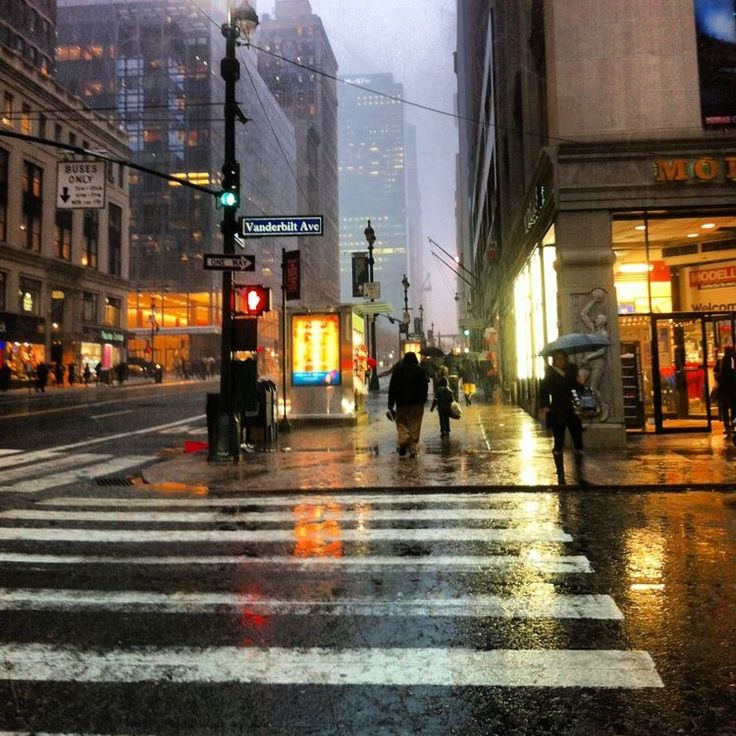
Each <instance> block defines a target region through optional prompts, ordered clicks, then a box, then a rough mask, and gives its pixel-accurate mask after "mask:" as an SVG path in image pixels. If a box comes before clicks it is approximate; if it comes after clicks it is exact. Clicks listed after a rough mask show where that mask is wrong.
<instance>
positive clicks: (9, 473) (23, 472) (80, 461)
mask: <svg viewBox="0 0 736 736" xmlns="http://www.w3.org/2000/svg"><path fill="white" fill-rule="evenodd" d="M109 457H110V455H100V454H96V453H92V452H80V453H78V454H76V455H69V456H67V457H55V458H54V459H53V460H46V461H44V462H36V463H34V464H33V465H32V466H30V467H28V466H25V465H24V466H23V467H18V468H12V469H10V470H4V471H3V474H2V479H1V481H0V482H2V485H3V486H5V485H6V484H10V483H12V482H13V481H14V480H18V479H22V478H28V476H29V475H40V474H41V473H44V472H47V471H49V470H51V471H53V472H54V474H56V473H57V471H59V470H63V469H64V468H68V467H70V466H71V467H78V466H80V465H84V464H85V463H91V462H94V461H95V460H105V459H106V458H109Z"/></svg>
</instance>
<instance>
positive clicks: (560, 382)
mask: <svg viewBox="0 0 736 736" xmlns="http://www.w3.org/2000/svg"><path fill="white" fill-rule="evenodd" d="M553 344H554V343H553ZM544 352H545V354H548V355H551V356H552V365H548V366H547V367H546V368H545V372H544V378H543V379H542V383H541V385H540V396H539V405H540V408H541V410H542V412H543V413H544V424H545V426H546V427H550V428H551V429H552V436H553V438H554V445H553V447H552V457H553V458H554V461H555V471H556V472H557V482H558V483H559V484H560V485H564V484H565V463H564V455H563V448H564V445H565V430H567V431H568V432H570V438H571V439H572V446H573V457H574V459H575V479H576V480H577V482H578V484H579V485H581V486H586V485H588V481H587V479H586V478H585V472H584V469H583V425H582V422H581V421H580V417H579V416H578V415H577V414H576V413H575V409H574V407H573V403H572V400H573V391H577V390H578V389H579V388H580V387H581V386H582V384H581V383H580V380H579V378H578V367H577V366H576V365H575V363H571V362H570V358H569V357H568V354H567V351H565V350H562V349H559V348H557V349H553V350H551V351H549V352H548V351H546V350H545V351H544Z"/></svg>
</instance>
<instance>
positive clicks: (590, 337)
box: [539, 332, 611, 357]
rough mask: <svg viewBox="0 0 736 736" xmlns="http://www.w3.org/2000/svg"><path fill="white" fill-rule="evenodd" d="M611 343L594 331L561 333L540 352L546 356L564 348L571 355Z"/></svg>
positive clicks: (590, 350) (587, 351)
mask: <svg viewBox="0 0 736 736" xmlns="http://www.w3.org/2000/svg"><path fill="white" fill-rule="evenodd" d="M610 344H611V341H610V340H609V339H608V338H607V337H603V335H596V334H594V333H592V332H569V333H568V334H567V335H560V336H559V337H558V338H557V339H556V340H552V342H548V343H547V344H546V345H545V346H544V347H543V348H542V352H541V353H539V354H540V355H544V356H545V357H546V356H548V355H552V353H554V352H556V351H557V350H564V351H565V352H566V353H568V354H570V355H572V354H573V353H589V352H592V351H593V350H598V349H599V348H605V347H608V346H609V345H610Z"/></svg>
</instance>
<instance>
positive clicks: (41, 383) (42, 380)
mask: <svg viewBox="0 0 736 736" xmlns="http://www.w3.org/2000/svg"><path fill="white" fill-rule="evenodd" d="M48 381H49V367H48V365H46V363H39V364H38V365H37V366H36V391H37V392H41V393H42V394H45V393H46V384H47V383H48Z"/></svg>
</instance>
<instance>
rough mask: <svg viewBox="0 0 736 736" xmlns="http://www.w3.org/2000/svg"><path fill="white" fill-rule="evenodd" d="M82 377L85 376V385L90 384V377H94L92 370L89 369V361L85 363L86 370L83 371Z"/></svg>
mask: <svg viewBox="0 0 736 736" xmlns="http://www.w3.org/2000/svg"><path fill="white" fill-rule="evenodd" d="M82 378H84V385H85V386H88V385H89V379H90V378H92V371H91V370H90V369H89V363H85V364H84V371H82Z"/></svg>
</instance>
